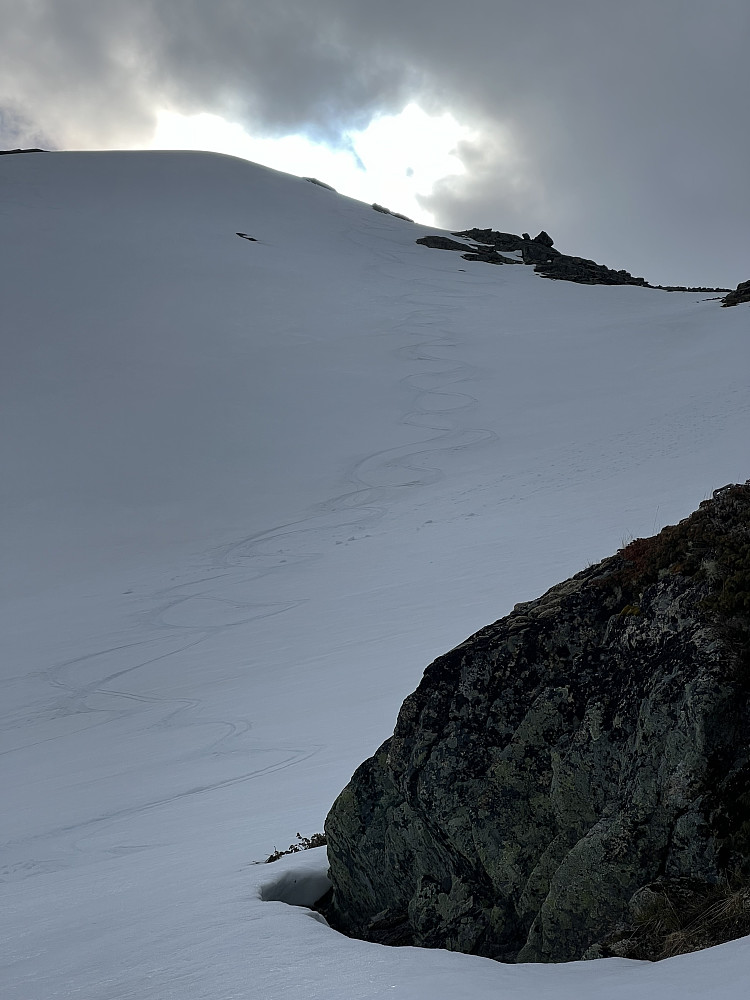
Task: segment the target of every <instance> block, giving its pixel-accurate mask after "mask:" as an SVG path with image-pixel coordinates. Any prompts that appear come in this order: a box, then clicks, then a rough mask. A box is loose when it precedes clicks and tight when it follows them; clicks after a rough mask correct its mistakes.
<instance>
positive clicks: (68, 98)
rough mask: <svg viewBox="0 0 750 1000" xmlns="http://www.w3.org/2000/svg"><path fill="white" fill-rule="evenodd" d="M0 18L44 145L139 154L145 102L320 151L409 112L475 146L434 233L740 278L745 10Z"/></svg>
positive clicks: (104, 9) (660, 270) (228, 0)
mask: <svg viewBox="0 0 750 1000" xmlns="http://www.w3.org/2000/svg"><path fill="white" fill-rule="evenodd" d="M0 13H2V15H3V22H2V23H3V25H4V32H3V36H2V41H0V46H2V48H1V49H0V67H2V68H0V84H2V94H3V95H4V101H3V103H5V104H6V106H7V108H8V111H9V113H10V114H12V115H15V116H16V118H17V119H21V120H22V119H24V118H25V119H27V120H28V122H29V123H30V127H31V128H32V129H34V130H35V132H36V134H39V133H44V134H47V135H48V136H51V137H52V139H53V141H55V142H57V143H58V144H60V145H79V146H80V145H91V146H106V145H112V144H116V143H121V144H127V143H134V142H142V143H147V142H148V141H149V137H150V133H151V129H152V126H153V112H154V108H155V107H156V106H158V105H162V106H171V107H173V108H174V109H175V110H179V111H183V112H185V113H190V112H198V111H208V112H214V113H220V114H224V115H225V116H227V117H230V118H236V119H239V120H242V121H243V122H244V123H245V124H246V126H248V127H249V128H250V129H252V130H254V131H255V132H256V133H257V132H263V133H265V134H279V135H280V134H284V133H286V132H291V131H306V132H307V134H308V135H311V136H312V137H318V138H320V137H323V138H326V139H327V140H328V141H329V142H333V141H336V140H337V139H340V137H341V135H342V133H343V132H345V130H346V129H348V128H357V127H362V126H364V125H365V124H366V123H367V121H368V120H369V119H370V117H371V116H372V115H373V114H374V113H377V112H379V111H385V112H388V111H398V110H400V108H401V107H402V106H403V105H404V104H405V103H406V102H407V101H409V100H412V99H416V100H418V101H419V102H420V103H421V104H422V106H423V107H425V109H427V110H433V111H442V110H450V111H452V112H453V114H454V115H455V116H456V117H457V118H458V119H459V121H461V122H462V123H464V124H468V125H471V126H473V127H475V128H476V129H478V131H479V136H480V138H479V139H478V140H477V141H476V142H474V143H473V144H465V145H464V146H463V147H462V148H461V153H462V156H463V159H464V162H465V165H466V167H467V171H468V173H467V175H465V176H464V177H462V178H457V179H454V180H452V181H451V180H449V181H445V182H443V183H442V184H441V185H439V186H438V188H437V189H436V190H435V191H434V192H433V194H432V195H431V196H430V197H428V198H426V199H425V204H426V205H428V206H429V207H430V208H431V209H432V210H433V211H435V212H436V213H437V214H438V216H439V218H440V219H441V221H442V222H443V223H444V224H445V225H447V226H468V225H482V226H484V225H493V226H495V227H498V228H503V229H515V230H517V229H532V228H536V227H537V226H538V227H539V228H546V229H548V230H550V231H551V232H552V233H553V236H555V237H556V238H557V240H558V243H559V244H560V245H561V246H562V248H563V249H565V250H568V251H569V252H574V253H580V254H583V255H584V256H592V257H597V258H600V259H602V260H603V261H604V262H606V263H607V264H610V265H611V266H614V267H627V268H628V269H629V270H634V271H636V272H638V273H642V274H645V276H646V277H649V278H650V279H651V280H654V281H660V280H661V281H664V282H672V281H675V282H677V281H687V282H690V283H703V282H706V283H731V284H734V283H736V282H737V281H738V280H744V279H745V278H747V277H748V276H750V261H748V259H747V255H746V253H745V249H744V241H745V238H746V233H747V230H748V223H750V199H748V198H747V196H746V193H745V192H746V187H747V176H748V167H749V166H750V136H749V131H750V130H748V129H747V127H746V124H745V120H746V115H747V111H746V107H747V101H748V97H750V85H749V81H750V72H749V71H748V68H747V66H748V61H747V58H746V52H747V46H748V41H749V40H750V8H749V7H748V5H747V3H746V0H716V2H714V3H713V4H712V5H707V4H704V3H701V2H698V0H650V2H648V3H646V2H644V0H631V2H630V3H628V4H620V3H614V2H609V0H596V2H593V0H570V2H567V3H560V2H559V0H538V2H533V0H530V2H528V3H526V4H520V3H517V2H514V3H508V2H503V0H492V2H488V0H474V2H472V3H469V4H464V5H459V4H456V3H455V2H451V3H448V2H445V0H411V2H409V0H398V2H396V0H379V2H378V3H377V4H374V3H372V0H368V2H364V0H306V2H302V0H286V2H284V0H275V2H273V3H270V2H269V3H261V2H252V0H245V2H241V0H211V2H207V0H160V2H158V3H156V2H154V3H147V2H143V0H140V2H139V0H129V2H127V3H125V2H118V0H112V2H107V3H103V4H94V3H93V2H91V0H85V2H84V0H36V2H33V3H32V2H27V3H23V2H21V3H19V0H0ZM22 133H23V130H21V129H17V130H16V134H17V135H21V136H22ZM23 134H25V133H23ZM6 137H7V138H8V142H7V143H6V144H13V139H11V138H10V137H9V136H8V130H7V127H6ZM0 138H3V137H0Z"/></svg>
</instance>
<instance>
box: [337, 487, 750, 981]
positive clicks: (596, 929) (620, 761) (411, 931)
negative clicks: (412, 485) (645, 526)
mask: <svg viewBox="0 0 750 1000" xmlns="http://www.w3.org/2000/svg"><path fill="white" fill-rule="evenodd" d="M749 637H750V483H748V484H745V485H741V486H733V487H726V488H724V489H723V490H720V491H717V492H716V493H715V494H714V498H713V499H712V500H710V501H706V502H705V503H703V504H701V506H700V508H699V510H698V511H696V512H695V514H693V515H692V516H691V517H690V518H688V519H686V520H685V521H683V522H681V523H680V524H679V525H676V526H673V527H669V528H665V529H664V531H662V532H661V533H660V534H659V535H657V536H656V537H654V538H651V539H637V540H635V541H634V542H632V543H631V544H630V545H628V546H626V547H625V548H624V549H622V550H621V551H620V552H619V553H618V554H617V555H616V556H614V557H612V558H609V559H606V560H604V561H603V562H602V563H600V564H598V565H596V566H593V567H590V568H589V569H586V570H584V571H583V572H581V573H579V574H578V575H577V576H575V577H573V578H572V579H570V580H568V581H566V582H565V583H562V584H560V585H558V586H556V587H554V588H552V590H550V591H549V592H548V593H546V594H545V595H544V596H543V597H541V598H539V599H538V600H535V601H531V602H529V603H526V604H521V605H517V606H516V608H515V609H514V610H513V611H512V613H511V614H510V615H508V616H507V617H506V618H503V619H501V620H500V621H497V622H495V623H494V624H493V625H489V626H487V627H486V628H484V629H482V630H481V631H480V632H477V633H476V635H473V636H471V637H470V638H469V639H467V640H466V641H465V642H464V643H462V644H461V645H460V646H458V647H457V648H456V649H454V650H452V651H451V652H449V653H447V654H445V655H444V656H441V657H439V658H438V659H437V660H436V661H435V662H434V663H432V664H431V665H430V666H429V667H428V668H427V670H426V672H425V674H424V677H423V679H422V681H421V683H420V685H419V687H418V688H417V690H416V691H415V692H414V693H413V694H412V695H410V696H409V697H408V698H407V699H406V701H405V702H404V704H403V707H402V708H401V712H400V714H399V717H398V721H397V723H396V728H395V731H394V734H393V736H392V737H391V739H389V740H387V741H386V742H385V743H384V744H383V746H382V747H381V748H380V749H379V750H378V751H377V753H376V754H375V755H374V756H373V757H372V758H371V759H370V760H368V761H366V762H365V763H364V764H362V765H361V766H360V767H359V768H358V770H357V771H356V773H355V774H354V776H353V778H352V779H351V781H350V783H349V785H348V786H347V787H346V788H345V789H344V791H343V792H342V793H341V795H340V796H339V798H338V799H337V800H336V802H335V804H334V805H333V807H332V809H331V812H330V814H329V816H328V819H327V821H326V834H327V838H328V854H329V860H330V877H331V881H332V884H333V890H332V894H331V896H330V897H329V898H328V900H327V901H325V903H323V904H322V908H323V911H324V912H325V914H326V916H327V918H328V919H329V921H330V922H331V923H332V924H333V925H334V926H335V927H338V928H339V929H341V930H342V931H344V932H345V933H347V934H349V935H352V936H356V937H362V938H366V939H368V940H372V941H379V942H382V943H391V944H414V945H423V946H428V947H440V948H449V949H452V950H457V951H464V952H469V953H473V954H479V955H484V956H488V957H491V958H496V959H500V960H503V961H510V962H512V961H545V962H550V961H552V962H554V961H567V960H573V959H579V958H581V957H583V956H584V955H586V956H588V957H592V956H595V955H599V954H608V953H612V952H608V951H607V941H612V940H615V939H617V938H618V934H617V931H618V928H619V929H620V931H622V927H623V926H624V925H626V924H628V923H630V922H632V921H633V920H634V919H635V920H637V919H638V914H639V913H640V912H642V911H643V909H644V899H647V900H650V899H651V898H652V897H654V896H660V898H667V897H669V898H672V899H680V898H683V897H686V896H690V898H691V899H692V900H693V901H694V900H695V896H696V893H697V894H698V895H699V896H700V894H701V892H702V891H703V892H704V895H706V896H710V895H711V893H712V892H713V891H714V890H715V889H716V887H717V885H719V884H720V883H721V882H722V880H723V879H725V878H726V877H729V875H730V874H731V877H732V878H735V879H736V878H740V879H745V880H747V877H748V875H750V640H749ZM744 884H748V883H747V881H745V883H744ZM686 885H688V886H689V887H690V892H689V893H687V892H686V891H685V889H684V887H685V886H686ZM654 886H656V888H654ZM704 890H705V891H704ZM670 892H671V893H672V895H671V897H670V896H669V893H670ZM649 894H650V895H649ZM660 894H661V895H660ZM670 905H672V904H670ZM622 937H623V935H622V933H620V934H619V939H620V940H621V939H622ZM615 952H616V953H620V954H625V953H627V952H626V951H625V950H623V948H622V946H621V947H620V949H619V952H617V949H615Z"/></svg>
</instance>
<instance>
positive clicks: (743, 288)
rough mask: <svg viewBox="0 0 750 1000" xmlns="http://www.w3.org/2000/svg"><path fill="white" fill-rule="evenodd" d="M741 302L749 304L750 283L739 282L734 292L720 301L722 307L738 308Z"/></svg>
mask: <svg viewBox="0 0 750 1000" xmlns="http://www.w3.org/2000/svg"><path fill="white" fill-rule="evenodd" d="M742 302H750V281H741V282H740V283H739V285H737V287H736V288H735V289H734V291H732V292H730V293H729V295H725V296H724V298H723V299H722V300H721V304H722V305H723V306H738V305H740V304H741V303H742Z"/></svg>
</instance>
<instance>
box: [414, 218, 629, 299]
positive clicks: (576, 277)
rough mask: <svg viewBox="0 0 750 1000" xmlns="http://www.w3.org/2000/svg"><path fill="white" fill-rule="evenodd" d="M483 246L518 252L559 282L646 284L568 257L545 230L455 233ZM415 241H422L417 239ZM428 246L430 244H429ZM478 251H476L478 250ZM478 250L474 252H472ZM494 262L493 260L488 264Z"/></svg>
mask: <svg viewBox="0 0 750 1000" xmlns="http://www.w3.org/2000/svg"><path fill="white" fill-rule="evenodd" d="M453 235H454V236H463V237H464V238H466V239H471V240H474V241H475V242H476V243H481V244H484V250H485V251H486V248H487V247H488V246H489V247H492V248H494V250H495V251H500V252H504V253H512V252H520V254H521V258H522V260H523V262H524V264H533V265H534V270H535V271H537V272H538V273H539V274H541V275H542V276H543V277H545V278H555V279H557V280H559V281H575V282H577V283H578V284H585V285H646V286H648V282H647V281H645V279H643V278H634V277H633V275H632V274H630V273H629V272H628V271H622V270H621V271H613V270H612V269H611V268H609V267H605V266H604V264H597V263H595V262H594V261H593V260H587V259H585V258H584V257H571V256H569V255H568V254H563V253H560V251H559V250H556V249H555V248H554V240H553V239H552V237H551V236H550V235H549V233H546V232H545V231H544V230H542V231H541V233H539V234H538V235H537V236H535V237H534V238H533V239H532V238H531V237H530V236H529V234H528V233H523V235H522V236H516V235H515V234H514V233H499V232H496V231H495V230H493V229H466V230H464V231H463V232H458V233H454V234H453ZM417 242H422V241H420V240H418V241H417ZM428 245H429V244H428ZM477 249H479V248H477ZM476 252H477V251H476V250H475V253H476ZM466 259H467V260H484V259H485V258H484V257H482V256H473V257H470V258H469V257H467V258H466ZM491 262H492V263H497V262H496V261H494V260H493V261H491Z"/></svg>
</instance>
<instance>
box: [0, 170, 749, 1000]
mask: <svg viewBox="0 0 750 1000" xmlns="http://www.w3.org/2000/svg"><path fill="white" fill-rule="evenodd" d="M0 183H1V190H2V204H1V205H0V231H1V233H2V238H1V239H0V248H1V250H0V252H1V253H2V256H3V260H2V269H1V272H0V273H2V276H3V279H4V280H3V283H4V286H5V287H4V288H3V292H2V300H1V302H0V309H2V337H3V345H2V369H1V370H2V379H3V389H2V404H3V419H2V428H1V431H0V433H1V435H2V484H1V487H0V488H1V491H2V505H3V511H2V521H3V554H2V566H3V583H4V589H5V597H4V604H3V610H2V620H1V622H0V626H1V628H2V633H1V634H2V637H3V646H4V652H3V654H2V664H1V666H0V669H1V670H2V674H1V675H0V678H1V681H2V687H1V689H0V691H1V694H2V701H1V703H0V712H1V713H2V732H1V737H2V744H1V745H0V751H2V757H0V802H2V827H1V831H2V832H1V837H2V854H1V855H0V865H1V872H2V876H1V877H2V880H3V881H4V885H3V890H2V900H3V901H2V906H1V907H0V921H1V922H2V927H0V940H2V950H1V952H0V955H1V959H2V963H3V965H2V972H1V973H0V987H1V989H2V995H3V997H4V998H7V1000H21V998H22V1000H47V998H51V997H56V998H73V997H76V998H81V997H84V998H87V1000H100V998H101V1000H105V998H126V997H127V998H130V997H134V998H135V997H137V998H139V1000H162V998H164V1000H166V998H180V1000H192V998H204V997H205V998H210V1000H224V998H227V1000H228V998H230V997H231V998H239V997H242V998H248V997H253V998H254V997H264V998H279V1000H281V998H284V1000H298V998H299V1000H303V998H304V1000H312V998H326V1000H365V998H374V997H390V996H396V997H400V998H408V1000H417V998H437V1000H440V998H443V997H445V998H448V997H450V998H463V997H467V998H468V997H471V998H474V1000H481V998H483V997H498V996H502V997H508V998H514V1000H516V998H517V1000H526V998H529V1000H531V998H532V997H533V998H536V997H539V996H546V995H554V996H556V997H560V998H563V1000H564V998H568V997H582V998H589V997H591V998H592V1000H593V998H600V997H602V996H606V997H608V998H619V997H631V996H633V995H634V994H637V995H638V996H640V997H643V998H650V997H658V998H659V1000H670V998H672V997H674V998H677V997H680V998H684V997H698V996H700V997H708V996H711V997H727V998H733V1000H738V998H740V997H743V998H744V997H745V995H746V983H747V972H748V969H750V946H749V944H748V941H747V940H744V941H740V942H735V943H733V944H729V945H725V946H723V947H721V948H719V949H714V950H713V951H709V952H705V953H702V954H698V955H691V956H686V957H684V958H680V959H674V960H671V961H668V962H664V963H661V964H659V965H656V966H652V965H645V964H639V963H628V962H624V961H604V962H593V963H583V964H575V965H570V966H565V967H541V966H513V967H504V966H501V965H498V964H496V963H493V962H489V961H487V960H484V959H476V958H471V957H468V956H463V955H455V954H449V953H447V952H437V951H435V952H429V951H418V950H415V949H389V948H383V947H380V946H377V945H370V944H365V943H362V942H357V941H350V940H348V939H345V938H342V937H340V936H338V935H337V934H335V933H334V932H333V931H331V930H330V929H329V928H328V927H326V926H325V924H324V923H322V922H321V921H320V920H319V919H318V918H317V917H315V916H314V915H313V914H311V912H310V911H309V910H307V909H305V908H304V906H303V907H300V906H290V905H288V904H289V903H290V902H296V903H301V904H305V903H309V902H311V901H312V900H313V899H314V898H315V897H316V896H317V895H319V894H320V892H322V890H323V888H324V886H325V868H326V863H325V854H324V851H322V850H317V851H314V852H310V853H308V854H302V855H296V856H292V857H290V858H285V859H283V860H282V861H280V862H278V863H277V864H276V865H268V866H265V865H264V866H259V865H257V864H256V863H257V862H258V861H260V860H261V859H263V858H264V857H265V856H267V855H268V854H269V852H270V851H271V850H272V849H273V848H274V847H278V848H284V847H286V846H287V845H288V844H289V843H291V842H292V841H293V840H294V839H295V834H296V833H297V832H300V833H302V834H303V835H309V834H312V833H314V832H316V831H319V830H320V829H321V828H322V823H323V818H324V816H325V814H326V812H327V809H328V807H329V805H330V803H331V802H332V800H333V798H334V797H335V795H336V794H337V793H338V792H339V791H340V789H341V788H342V787H343V786H344V784H345V783H346V781H347V780H348V778H349V776H350V775H351V773H352V771H353V770H354V768H355V767H356V766H357V765H358V764H359V763H360V762H361V761H362V760H363V759H364V758H365V757H366V756H368V755H369V754H371V753H372V751H373V750H375V748H376V747H377V746H378V745H379V744H380V743H381V742H382V740H383V739H385V738H386V737H387V736H388V735H389V734H390V732H391V730H392V728H393V724H394V722H395V717H396V713H397V710H398V707H399V705H400V703H401V701H402V699H403V698H404V697H405V695H406V694H407V693H408V692H409V691H411V690H412V689H413V688H414V687H415V685H416V684H417V682H418V680H419V677H420V676H421V672H422V670H423V668H424V666H425V665H426V664H427V663H428V662H429V661H430V660H431V659H432V658H433V657H434V656H436V655H437V654H439V653H441V652H444V651H445V650H447V649H448V648H450V647H451V646H453V645H455V644H456V643H457V642H459V641H461V640H462V639H463V638H464V637H465V636H466V635H468V634H469V633H470V632H472V631H474V630H476V629H477V628H479V627H481V626H483V625H485V624H487V623H488V622H490V621H492V620H495V619H496V618H498V617H500V616H501V615H503V614H505V613H506V612H508V611H509V610H510V608H511V607H512V605H513V604H514V603H515V602H516V601H521V600H526V599H529V598H532V597H535V596H537V595H538V594H539V593H541V592H542V591H543V590H544V589H545V588H547V587H548V586H550V585H552V584H553V583H555V582H557V581H558V580H560V579H562V578H564V577H566V576H568V575H569V574H571V573H572V572H574V571H576V570H578V569H580V568H582V567H583V566H584V565H585V564H586V563H587V562H589V561H592V560H596V559H598V558H600V557H603V556H605V555H609V554H611V552H612V551H613V550H614V549H616V548H617V547H619V546H620V545H621V544H622V543H623V540H627V539H629V538H630V537H632V536H637V535H643V534H651V533H653V532H654V531H655V530H656V529H658V528H659V527H660V526H661V525H663V524H664V523H668V522H674V521H676V520H678V519H679V518H680V517H683V516H685V515H686V514H688V513H689V511H690V510H692V509H693V508H694V507H695V506H696V505H697V504H698V503H699V502H700V501H701V500H702V499H703V498H704V497H706V496H708V495H709V494H710V492H711V490H712V489H714V488H715V487H718V486H721V485H723V484H725V483H727V482H730V481H737V480H744V479H746V478H747V476H748V474H750V473H749V472H748V441H750V408H749V399H748V374H749V372H750V339H749V337H748V316H749V314H748V312H747V309H745V308H743V307H740V308H737V309H731V310H722V309H720V308H718V304H717V303H716V302H715V301H707V300H706V296H705V295H700V294H695V293H685V294H668V293H664V292H659V291H649V290H644V289H641V288H633V287H619V288H618V287H614V288H609V287H582V286H578V285H572V284H567V283H562V282H552V281H548V280H545V279H542V278H540V277H539V276H537V275H535V274H534V273H533V272H532V270H531V269H530V268H526V267H523V266H504V267H489V266H485V265H483V264H469V263H466V262H465V261H463V260H462V259H461V258H460V256H459V255H457V254H453V253H447V252H440V251H436V250H428V249H426V248H425V247H423V246H417V245H415V243H414V240H415V239H416V238H417V237H418V236H421V235H423V234H424V230H423V229H421V228H419V227H416V226H413V225H410V224H408V223H405V222H402V221H400V220H397V219H394V218H391V217H388V216H384V215H382V214H379V213H377V212H374V211H372V210H371V209H370V208H369V207H367V206H365V205H362V204H360V203H358V202H354V201H351V200H349V199H346V198H341V197H339V196H338V195H336V194H333V193H332V192H330V191H326V190H324V189H322V188H320V187H317V186H315V185H312V184H308V183H305V182H304V181H301V180H298V179H296V178H291V177H288V176H285V175H282V174H279V173H275V172H273V171H270V170H267V169H264V168H261V167H257V166H254V165H252V164H248V163H246V162H244V161H240V160H235V159H231V158H228V157H221V156H216V155H210V154H194V153H123V154H119V153H82V154H80V153H50V154H41V153H40V154H28V155H23V156H7V157H2V159H1V161H0ZM466 224H467V225H474V224H479V225H488V224H495V225H497V226H499V227H500V228H502V220H491V219H478V220H471V219H467V220H466ZM238 231H239V232H244V233H249V234H250V235H252V236H254V237H256V239H257V242H255V243H252V242H249V241H247V240H242V239H239V238H238V237H237V236H236V235H235V234H236V233H237V232H238Z"/></svg>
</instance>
